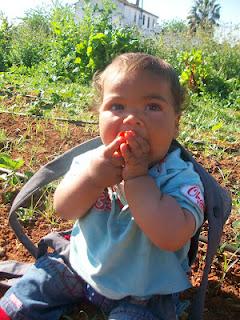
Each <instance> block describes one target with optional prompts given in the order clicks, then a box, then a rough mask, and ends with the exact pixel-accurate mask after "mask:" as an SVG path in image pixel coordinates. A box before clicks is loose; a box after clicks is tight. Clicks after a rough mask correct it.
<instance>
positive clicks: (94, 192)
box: [54, 138, 123, 219]
mask: <svg viewBox="0 0 240 320" xmlns="http://www.w3.org/2000/svg"><path fill="white" fill-rule="evenodd" d="M120 143H121V139H120V138H117V139H115V140H114V141H113V142H112V143H111V144H109V145H108V146H103V147H102V148H99V150H98V151H97V152H96V153H95V154H94V155H93V157H92V159H91V160H90V161H89V163H88V164H87V165H86V167H85V168H84V170H81V171H80V172H79V174H78V175H76V176H74V177H73V178H72V179H63V180H62V182H61V183H60V184H59V186H58V187H57V189H56V191H55V194H54V207H55V210H56V212H57V213H58V214H59V215H60V216H61V217H63V218H65V219H75V218H80V217H82V216H83V215H85V214H86V213H87V211H88V210H89V209H90V208H91V206H92V205H93V204H94V202H95V201H96V200H97V198H98V197H99V196H100V194H101V193H102V192H103V190H104V189H105V188H106V187H109V186H112V185H114V184H117V183H119V182H120V181H121V180H122V165H123V159H122V158H121V157H119V156H118V157H114V152H115V151H116V150H117V149H118V148H119V145H120Z"/></svg>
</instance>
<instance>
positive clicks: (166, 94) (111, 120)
mask: <svg viewBox="0 0 240 320" xmlns="http://www.w3.org/2000/svg"><path fill="white" fill-rule="evenodd" d="M178 122H179V115H178V114H177V113H176V112H175V110H174V107H173V97H172V93H171V89H170V85H169V83H168V82H167V81H165V80H163V79H162V78H161V77H159V76H158V75H156V74H153V73H151V72H148V71H136V72H134V73H133V72H131V73H130V74H117V75H116V73H113V75H112V76H111V75H108V76H107V78H106V79H105V81H104V88H103V102H102V104H101V106H100V109H99V125H100V135H101V138H102V141H103V143H104V144H105V145H107V144H109V143H110V142H112V141H113V140H114V139H115V138H116V136H117V135H118V134H119V133H120V132H122V131H133V132H135V134H136V135H140V136H142V137H143V138H144V139H146V140H147V141H148V143H149V145H150V159H151V161H150V162H151V163H150V164H153V163H156V162H157V161H159V160H162V159H163V158H164V157H165V155H166V153H167V151H168V149H169V146H170V144H171V142H172V139H173V138H175V137H176V136H177V132H178Z"/></svg>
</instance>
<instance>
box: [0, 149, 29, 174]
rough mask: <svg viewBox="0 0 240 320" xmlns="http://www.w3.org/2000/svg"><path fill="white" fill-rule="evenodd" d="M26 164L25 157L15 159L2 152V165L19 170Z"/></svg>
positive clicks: (0, 157) (0, 159)
mask: <svg viewBox="0 0 240 320" xmlns="http://www.w3.org/2000/svg"><path fill="white" fill-rule="evenodd" d="M23 165H24V160H23V159H15V160H13V159H12V158H11V157H10V156H9V155H8V154H6V153H0V167H2V168H6V169H9V170H18V169H20V168H21V167H22V166H23Z"/></svg>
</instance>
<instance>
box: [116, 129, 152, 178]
mask: <svg viewBox="0 0 240 320" xmlns="http://www.w3.org/2000/svg"><path fill="white" fill-rule="evenodd" d="M119 135H120V136H121V137H123V138H124V142H123V143H121V145H120V147H119V149H120V153H121V155H122V157H123V159H124V168H123V172H122V177H123V180H128V179H131V178H135V177H138V176H142V175H146V174H147V173H148V166H149V163H150V145H149V143H148V141H147V140H146V139H145V138H143V137H142V136H140V135H137V134H136V133H135V132H134V131H132V130H130V131H125V132H121V133H120V134H119Z"/></svg>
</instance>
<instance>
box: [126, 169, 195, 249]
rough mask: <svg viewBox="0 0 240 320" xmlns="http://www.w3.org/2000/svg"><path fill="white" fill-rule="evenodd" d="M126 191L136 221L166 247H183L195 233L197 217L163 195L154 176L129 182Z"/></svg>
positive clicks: (146, 232)
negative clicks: (195, 218)
mask: <svg viewBox="0 0 240 320" xmlns="http://www.w3.org/2000/svg"><path fill="white" fill-rule="evenodd" d="M124 186H125V194H126V198H127V201H128V204H129V208H130V210H131V212H132V215H133V216H134V218H135V221H136V223H137V224H138V225H139V227H140V228H141V229H142V231H143V232H144V233H145V234H146V235H147V236H148V237H149V239H150V240H151V241H152V242H153V243H154V244H155V245H156V246H158V247H160V248H161V249H163V250H169V251H176V250H178V249H180V248H181V247H182V246H183V245H184V244H185V243H186V242H187V241H188V240H189V239H190V238H191V237H192V235H193V233H194V230H195V220H194V217H193V215H192V214H189V213H188V212H187V210H185V209H182V208H181V207H180V206H179V205H178V203H177V201H176V200H175V199H174V198H173V197H171V196H168V195H166V194H161V191H160V190H159V189H158V187H157V185H156V183H155V181H154V180H153V178H152V177H150V176H147V175H144V176H139V177H135V178H132V179H129V180H127V181H125V183H124Z"/></svg>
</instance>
